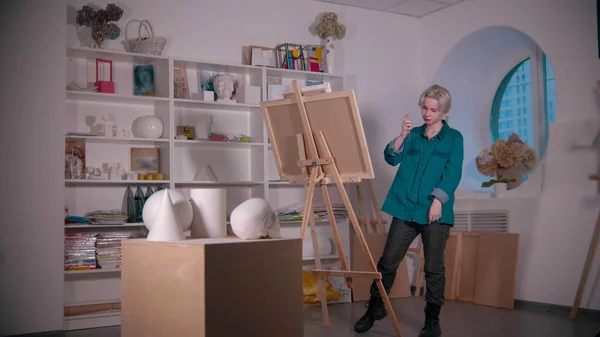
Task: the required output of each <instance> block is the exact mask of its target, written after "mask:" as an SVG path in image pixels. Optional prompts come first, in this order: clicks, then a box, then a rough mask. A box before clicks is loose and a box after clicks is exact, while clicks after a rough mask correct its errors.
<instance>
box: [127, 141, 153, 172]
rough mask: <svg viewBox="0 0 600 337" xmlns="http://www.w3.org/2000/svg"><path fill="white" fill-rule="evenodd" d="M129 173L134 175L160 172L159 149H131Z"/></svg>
mask: <svg viewBox="0 0 600 337" xmlns="http://www.w3.org/2000/svg"><path fill="white" fill-rule="evenodd" d="M131 171H132V172H135V173H156V172H160V149H159V148H140V147H132V148H131Z"/></svg>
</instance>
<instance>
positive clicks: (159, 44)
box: [125, 20, 167, 55]
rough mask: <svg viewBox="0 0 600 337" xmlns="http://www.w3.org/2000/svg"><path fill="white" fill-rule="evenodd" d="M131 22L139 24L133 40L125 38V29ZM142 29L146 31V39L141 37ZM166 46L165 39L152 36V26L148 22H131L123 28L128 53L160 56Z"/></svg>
mask: <svg viewBox="0 0 600 337" xmlns="http://www.w3.org/2000/svg"><path fill="white" fill-rule="evenodd" d="M132 22H139V24H140V25H139V27H138V37H137V38H135V39H129V38H127V28H128V27H129V24H131V23H132ZM142 27H144V28H145V29H146V33H147V36H146V37H142ZM166 44H167V39H166V38H164V37H155V36H154V32H153V31H152V26H151V25H150V22H148V20H142V21H140V20H131V21H129V22H128V23H127V26H125V45H126V49H127V51H128V52H132V53H140V54H151V55H160V54H161V53H162V51H163V48H164V47H165V45H166Z"/></svg>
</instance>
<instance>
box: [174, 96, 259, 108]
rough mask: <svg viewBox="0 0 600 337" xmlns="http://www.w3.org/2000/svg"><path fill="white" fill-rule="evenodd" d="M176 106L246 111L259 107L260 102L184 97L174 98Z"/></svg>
mask: <svg viewBox="0 0 600 337" xmlns="http://www.w3.org/2000/svg"><path fill="white" fill-rule="evenodd" d="M174 101H175V107H176V108H194V109H223V110H231V111H248V110H250V109H258V108H260V104H247V103H236V102H235V101H233V102H219V101H199V100H193V99H185V98H175V99H174Z"/></svg>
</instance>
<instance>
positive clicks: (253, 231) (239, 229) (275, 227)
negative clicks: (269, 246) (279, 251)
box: [230, 198, 281, 240]
mask: <svg viewBox="0 0 600 337" xmlns="http://www.w3.org/2000/svg"><path fill="white" fill-rule="evenodd" d="M230 222H231V229H232V231H233V233H234V234H235V235H236V236H237V237H239V238H240V239H244V240H254V239H261V238H271V239H275V238H279V237H281V227H280V225H279V219H278V218H277V213H275V211H273V209H272V208H271V206H270V205H269V203H268V202H267V201H266V200H264V199H262V198H251V199H248V200H246V201H244V202H242V203H241V204H239V205H238V206H237V207H236V208H235V209H234V210H233V212H231V217H230Z"/></svg>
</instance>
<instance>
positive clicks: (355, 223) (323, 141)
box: [317, 131, 402, 337]
mask: <svg viewBox="0 0 600 337" xmlns="http://www.w3.org/2000/svg"><path fill="white" fill-rule="evenodd" d="M317 139H318V141H319V142H320V143H321V147H322V149H323V151H324V153H323V154H324V155H325V157H331V151H330V150H329V146H328V145H327V140H326V139H325V135H324V134H323V131H321V132H319V134H318V137H317ZM329 167H331V175H332V176H333V179H334V180H335V184H336V186H337V188H338V190H339V193H340V196H341V197H342V200H343V202H344V206H345V207H346V210H347V211H348V215H349V216H350V221H351V222H352V227H353V228H354V231H355V232H356V235H357V236H358V239H359V241H360V245H361V247H362V250H363V252H364V253H365V254H367V258H368V259H367V261H368V262H369V265H370V267H371V270H372V271H373V272H377V265H376V264H375V261H374V260H373V255H371V251H370V250H369V246H368V245H367V241H366V240H365V237H364V234H363V232H362V230H361V228H360V224H359V222H358V218H357V217H356V213H354V208H353V207H352V203H351V202H350V197H349V196H348V193H347V191H346V187H345V186H344V183H343V181H342V177H341V176H340V173H339V171H338V169H337V167H336V165H335V164H332V165H329ZM376 283H377V288H378V289H379V293H380V294H381V299H382V300H383V304H384V305H385V308H386V311H387V312H388V316H389V318H390V320H391V322H392V325H393V327H394V330H395V331H396V334H397V335H398V337H402V330H401V329H400V325H399V324H398V320H397V319H396V314H395V313H394V310H393V308H392V303H391V302H390V298H389V297H388V295H387V292H386V291H385V288H384V286H383V283H382V282H381V280H380V279H378V280H377V281H376Z"/></svg>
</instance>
